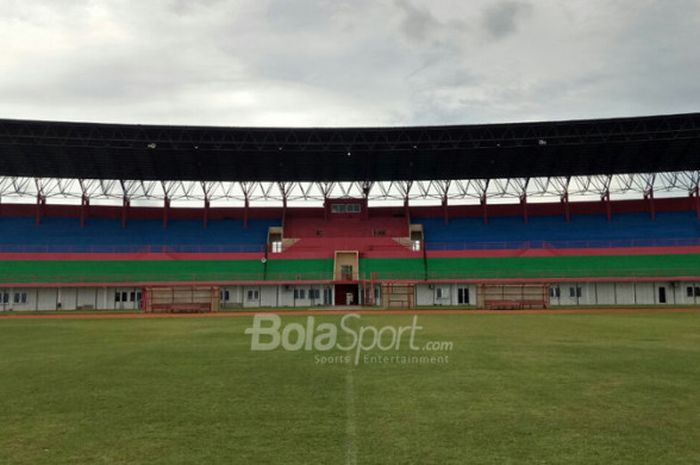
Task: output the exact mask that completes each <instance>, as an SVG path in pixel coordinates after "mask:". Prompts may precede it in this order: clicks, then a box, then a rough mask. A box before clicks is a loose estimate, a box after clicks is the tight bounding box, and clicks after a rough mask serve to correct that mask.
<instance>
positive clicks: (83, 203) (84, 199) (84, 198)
mask: <svg viewBox="0 0 700 465" xmlns="http://www.w3.org/2000/svg"><path fill="white" fill-rule="evenodd" d="M78 184H79V185H80V192H81V195H80V227H81V228H84V227H85V220H86V219H87V216H88V214H89V208H90V196H89V194H88V191H87V189H86V187H85V181H84V180H82V179H78Z"/></svg>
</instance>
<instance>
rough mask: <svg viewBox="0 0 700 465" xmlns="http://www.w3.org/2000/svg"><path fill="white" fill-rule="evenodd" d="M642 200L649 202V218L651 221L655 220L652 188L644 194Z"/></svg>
mask: <svg viewBox="0 0 700 465" xmlns="http://www.w3.org/2000/svg"><path fill="white" fill-rule="evenodd" d="M644 198H645V199H646V200H647V201H648V202H649V216H650V217H651V219H652V220H655V219H656V202H655V201H654V188H653V187H651V188H650V189H649V190H648V191H647V192H645V193H644Z"/></svg>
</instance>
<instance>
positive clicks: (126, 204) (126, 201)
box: [119, 181, 131, 228]
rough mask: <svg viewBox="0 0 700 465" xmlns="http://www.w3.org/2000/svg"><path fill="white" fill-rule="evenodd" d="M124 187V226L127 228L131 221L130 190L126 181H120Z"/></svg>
mask: <svg viewBox="0 0 700 465" xmlns="http://www.w3.org/2000/svg"><path fill="white" fill-rule="evenodd" d="M119 185H120V186H121V188H122V228H126V226H127V223H128V221H129V207H130V206H131V199H130V198H129V190H128V189H127V188H126V185H125V183H124V181H119Z"/></svg>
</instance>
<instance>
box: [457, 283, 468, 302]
mask: <svg viewBox="0 0 700 465" xmlns="http://www.w3.org/2000/svg"><path fill="white" fill-rule="evenodd" d="M457 303H458V304H460V305H466V304H469V288H468V287H460V288H457Z"/></svg>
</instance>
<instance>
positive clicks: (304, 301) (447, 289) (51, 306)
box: [0, 281, 700, 311]
mask: <svg viewBox="0 0 700 465" xmlns="http://www.w3.org/2000/svg"><path fill="white" fill-rule="evenodd" d="M696 288H697V289H696ZM295 289H297V291H300V290H303V294H304V297H303V298H301V293H300V292H297V297H296V298H295V293H294V290H295ZM460 289H466V290H468V293H469V296H468V297H469V299H468V301H466V302H464V303H460V302H459V290H460ZM551 289H552V294H550V304H551V305H561V306H576V305H601V306H604V305H693V304H700V281H695V282H688V281H681V282H679V281H676V282H669V281H663V282H661V281H660V282H637V283H634V282H618V283H577V282H567V283H557V284H553V285H552V286H551ZM556 289H558V290H559V292H558V296H557V295H556ZM661 289H663V291H661ZM221 290H222V291H228V295H226V294H225V293H224V292H222V300H221V303H222V308H259V307H314V306H328V305H333V299H334V295H333V292H334V290H333V286H332V285H327V284H309V285H274V286H226V287H222V288H221ZM312 290H317V291H318V296H319V297H318V299H316V298H314V297H313V296H314V295H315V293H312V292H310V291H312ZM140 292H141V289H140V288H104V287H102V288H94V287H86V288H60V289H57V288H17V289H13V288H3V287H0V311H42V310H43V311H46V310H56V309H61V310H79V309H84V310H87V309H98V310H137V309H138V308H139V301H138V296H139V293H140ZM477 292H478V290H477V285H476V284H455V283H451V284H417V285H416V296H415V297H416V305H418V306H432V305H435V306H466V305H471V306H473V305H475V304H476V301H477V299H476V298H477ZM662 292H663V293H665V296H666V302H665V303H664V302H661V301H660V300H661V293H662ZM3 294H7V295H8V302H6V303H3V299H2V297H3ZM15 294H19V295H20V299H19V300H21V295H22V294H26V302H24V303H22V302H15ZM117 295H118V296H119V298H118V299H117V298H116V296H117ZM324 295H326V296H327V299H329V300H330V304H328V303H327V302H324ZM463 295H464V293H463ZM125 296H126V299H124V297H125ZM380 298H381V297H380Z"/></svg>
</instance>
